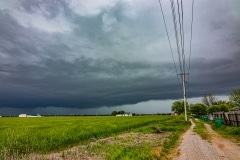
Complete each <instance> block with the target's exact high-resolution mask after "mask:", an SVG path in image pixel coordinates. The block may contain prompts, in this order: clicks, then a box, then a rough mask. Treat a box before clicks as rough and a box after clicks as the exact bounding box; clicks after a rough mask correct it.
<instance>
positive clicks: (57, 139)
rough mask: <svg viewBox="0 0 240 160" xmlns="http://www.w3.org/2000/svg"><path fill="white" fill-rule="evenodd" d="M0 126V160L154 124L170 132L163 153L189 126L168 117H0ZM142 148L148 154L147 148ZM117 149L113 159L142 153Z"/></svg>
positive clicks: (54, 148)
mask: <svg viewBox="0 0 240 160" xmlns="http://www.w3.org/2000/svg"><path fill="white" fill-rule="evenodd" d="M0 124H1V125H0V131H1V132H0V159H4V157H16V156H18V155H28V154H31V153H40V154H44V153H48V152H51V151H60V150H63V149H65V148H68V147H71V146H75V145H79V144H84V143H86V142H88V141H92V140H93V139H100V138H104V137H108V136H111V135H116V134H119V133H121V132H129V131H136V130H144V128H145V130H147V132H154V131H153V130H151V126H152V125H157V126H158V127H159V128H160V129H161V130H162V131H170V132H172V133H173V134H171V135H170V137H171V138H170V140H169V141H166V142H165V144H164V147H165V149H164V151H163V153H164V154H167V153H169V151H170V150H171V148H173V147H174V145H175V144H176V141H177V139H178V138H179V135H180V134H181V133H182V132H184V131H185V130H186V129H187V128H188V127H189V126H190V124H189V123H186V122H184V121H183V118H178V117H172V116H139V117H102V116H101V117H97V116H96V117H42V118H1V119H0ZM145 148H146V149H145V151H146V152H148V151H149V147H148V146H146V147H145ZM114 149H116V150H118V149H117V148H116V147H115V148H114V147H111V150H114ZM120 149H121V150H118V153H119V155H117V154H115V156H116V157H118V156H120V157H121V154H126V153H128V154H127V155H128V156H133V157H134V155H133V154H137V153H139V151H140V150H143V148H131V147H129V148H124V147H121V148H120ZM147 149H148V150H147ZM111 150H110V151H111ZM129 150H132V152H131V151H129ZM131 153H133V154H131ZM144 153H145V152H144ZM110 155H111V154H110ZM144 155H148V154H144ZM141 156H143V155H141ZM109 159H114V157H109Z"/></svg>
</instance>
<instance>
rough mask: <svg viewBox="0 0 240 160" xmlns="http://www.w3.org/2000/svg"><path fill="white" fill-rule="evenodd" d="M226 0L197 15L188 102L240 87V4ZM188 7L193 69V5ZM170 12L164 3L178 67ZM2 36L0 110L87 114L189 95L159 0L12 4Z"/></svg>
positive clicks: (5, 7)
mask: <svg viewBox="0 0 240 160" xmlns="http://www.w3.org/2000/svg"><path fill="white" fill-rule="evenodd" d="M215 1H216V0H215ZM216 2H218V3H214V4H215V5H214V6H213V5H212V4H213V3H212V2H209V1H207V0H204V1H201V2H196V5H195V7H194V9H195V12H194V26H193V44H192V56H191V61H190V62H191V68H190V74H189V79H188V78H187V79H186V80H187V82H188V83H187V86H189V88H188V87H187V88H188V89H189V90H188V97H199V96H202V95H203V94H205V93H207V92H212V93H214V94H216V95H228V94H229V92H230V91H231V90H232V89H233V88H237V87H239V83H238V81H239V78H240V74H239V68H240V63H239V62H238V61H239V59H240V57H239V55H240V54H239V52H240V47H239V46H240V44H239V43H240V39H239V37H240V31H239V27H240V21H239V16H238V15H239V14H240V13H239V12H240V11H239V10H238V8H239V2H238V1H237V0H235V1H231V2H228V3H227V2H225V1H216ZM226 3H227V4H226ZM184 6H185V7H184V13H185V14H184V16H185V21H184V24H185V25H184V27H185V28H186V29H185V38H186V49H185V53H186V59H187V60H186V68H187V67H188V57H189V47H188V45H189V40H190V39H189V38H190V22H191V14H190V13H191V3H190V2H184ZM237 6H238V7H237ZM169 7H170V4H169V3H168V2H165V1H164V2H163V8H164V11H165V15H166V20H167V26H168V29H169V35H170V39H171V42H172V45H173V51H174V59H175V61H176V64H177V67H178V66H179V65H178V63H177V62H178V61H177V60H178V57H177V53H176V47H175V45H174V42H175V41H174V30H173V24H172V16H171V12H170V10H169ZM203 10H204V12H202V11H203ZM220 13H221V15H222V16H219V14H220ZM0 35H1V36H0V68H1V69H0V83H1V85H0V107H5V108H6V107H14V108H31V109H33V108H36V107H49V106H54V107H69V108H72V107H73V108H74V107H75V108H80V109H82V108H85V109H86V108H96V107H101V106H119V105H128V104H136V103H139V102H144V101H149V100H167V99H178V98H181V97H182V91H181V86H180V77H179V76H177V73H179V72H180V70H179V69H178V71H177V73H176V71H175V68H174V65H173V60H172V55H171V52H170V49H169V44H168V40H167V36H166V32H165V28H164V24H163V20H162V17H161V11H160V8H159V4H158V1H155V0H152V1H149V2H145V1H134V0H124V1H113V0H106V1H89V2H84V1H75V0H72V1H68V0H61V1H37V0H35V1H32V0H24V1H3V2H0Z"/></svg>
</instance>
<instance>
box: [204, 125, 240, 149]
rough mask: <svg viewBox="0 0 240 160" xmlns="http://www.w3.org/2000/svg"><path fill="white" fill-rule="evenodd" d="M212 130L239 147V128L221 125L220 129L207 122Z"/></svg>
mask: <svg viewBox="0 0 240 160" xmlns="http://www.w3.org/2000/svg"><path fill="white" fill-rule="evenodd" d="M208 123H209V124H210V125H211V126H212V129H213V130H215V131H216V132H217V133H218V134H220V135H221V136H223V137H224V138H227V139H231V140H232V141H233V142H235V143H237V144H238V145H239V146H240V136H239V135H240V127H234V126H226V125H222V126H221V127H220V128H216V126H215V124H214V122H213V121H210V122H208Z"/></svg>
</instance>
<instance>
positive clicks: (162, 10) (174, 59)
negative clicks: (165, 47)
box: [158, 0, 181, 86]
mask: <svg viewBox="0 0 240 160" xmlns="http://www.w3.org/2000/svg"><path fill="white" fill-rule="evenodd" d="M158 2H159V6H160V8H161V13H162V17H163V22H164V25H165V30H166V33H167V37H168V43H169V46H170V50H171V53H172V59H173V63H174V67H175V71H176V74H178V70H177V66H176V63H175V59H174V55H173V50H172V45H171V41H170V38H169V34H168V29H167V25H166V21H165V16H164V13H163V9H162V4H161V0H159V1H158ZM177 79H178V83H179V85H180V86H181V84H180V81H179V77H178V76H177Z"/></svg>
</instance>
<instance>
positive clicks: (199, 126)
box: [193, 119, 211, 140]
mask: <svg viewBox="0 0 240 160" xmlns="http://www.w3.org/2000/svg"><path fill="white" fill-rule="evenodd" d="M193 122H194V123H195V125H196V126H195V127H194V129H193V130H194V132H196V133H197V134H199V135H200V136H201V137H202V138H203V139H205V140H209V139H210V138H211V136H210V134H209V133H208V132H207V129H206V127H205V126H204V122H202V121H200V120H196V119H193Z"/></svg>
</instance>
